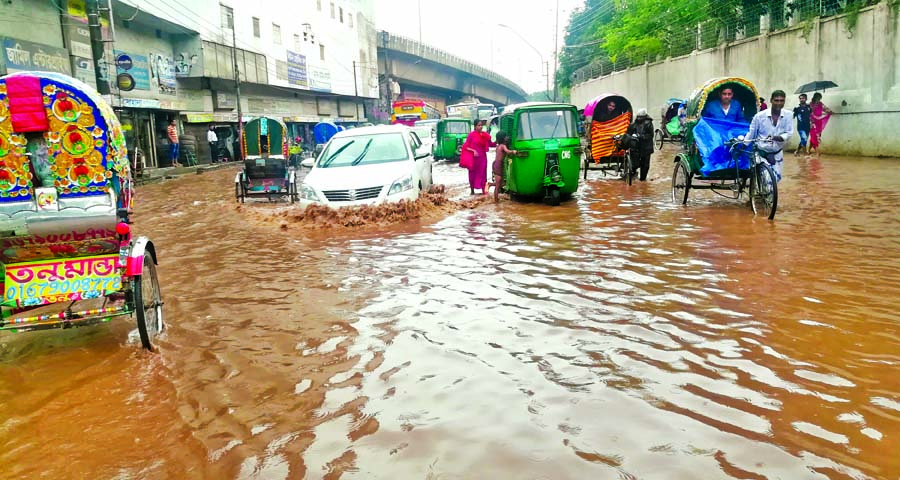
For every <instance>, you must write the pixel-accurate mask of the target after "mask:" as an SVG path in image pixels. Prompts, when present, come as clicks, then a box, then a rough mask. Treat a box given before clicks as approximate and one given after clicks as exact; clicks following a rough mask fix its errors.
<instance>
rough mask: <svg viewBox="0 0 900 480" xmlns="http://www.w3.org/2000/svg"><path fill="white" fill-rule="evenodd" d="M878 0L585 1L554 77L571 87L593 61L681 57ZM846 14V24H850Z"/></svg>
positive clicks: (606, 65)
mask: <svg viewBox="0 0 900 480" xmlns="http://www.w3.org/2000/svg"><path fill="white" fill-rule="evenodd" d="M877 2H878V0H844V1H843V2H841V3H839V2H838V0H586V1H585V4H584V6H583V7H581V8H580V9H577V10H575V11H574V12H572V14H571V16H570V17H569V24H568V26H567V28H566V35H565V47H564V48H563V53H562V54H561V55H560V58H559V62H560V64H559V68H558V70H557V71H558V73H557V81H558V82H559V85H560V87H561V88H570V87H571V85H572V75H573V73H575V72H576V71H578V70H579V69H581V68H583V67H585V66H587V65H594V66H596V67H597V68H599V69H600V71H601V72H603V71H604V69H605V70H606V71H607V72H611V71H613V70H616V69H620V68H625V67H628V66H631V65H637V64H641V63H644V62H652V61H656V60H659V59H664V58H666V57H671V56H678V55H684V54H687V53H690V52H692V51H693V50H696V49H704V48H711V47H714V46H716V45H718V44H720V43H722V42H728V41H734V40H736V39H739V38H746V37H752V36H755V35H759V34H760V32H761V28H762V25H763V22H762V21H761V17H763V16H766V17H767V19H768V28H769V29H770V30H777V29H781V28H785V27H787V25H788V22H789V20H790V19H791V18H794V19H795V20H796V21H797V22H801V21H803V20H805V19H808V18H812V17H814V16H817V15H822V16H827V15H834V14H838V13H842V12H844V11H846V12H848V13H849V14H850V16H852V15H853V13H854V11H856V12H858V10H859V8H861V7H863V6H866V5H870V4H873V3H877ZM849 20H850V19H849V18H848V25H849Z"/></svg>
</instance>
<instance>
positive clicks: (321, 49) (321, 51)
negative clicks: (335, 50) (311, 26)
mask: <svg viewBox="0 0 900 480" xmlns="http://www.w3.org/2000/svg"><path fill="white" fill-rule="evenodd" d="M319 60H323V61H324V60H325V45H322V44H321V43H320V44H319Z"/></svg>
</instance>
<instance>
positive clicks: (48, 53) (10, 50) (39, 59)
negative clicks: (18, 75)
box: [0, 37, 72, 75]
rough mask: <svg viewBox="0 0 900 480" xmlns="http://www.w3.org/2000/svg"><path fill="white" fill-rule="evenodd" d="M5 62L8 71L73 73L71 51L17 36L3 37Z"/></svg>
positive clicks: (3, 57)
mask: <svg viewBox="0 0 900 480" xmlns="http://www.w3.org/2000/svg"><path fill="white" fill-rule="evenodd" d="M2 47H3V54H2V56H0V57H2V59H3V63H4V64H5V65H6V71H7V73H13V72H22V71H30V70H37V71H40V72H56V73H64V74H66V75H71V74H72V63H71V60H70V59H69V52H68V51H67V50H65V49H62V48H57V47H51V46H48V45H41V44H39V43H33V42H26V41H24V40H17V39H15V38H8V37H6V38H3V45H2Z"/></svg>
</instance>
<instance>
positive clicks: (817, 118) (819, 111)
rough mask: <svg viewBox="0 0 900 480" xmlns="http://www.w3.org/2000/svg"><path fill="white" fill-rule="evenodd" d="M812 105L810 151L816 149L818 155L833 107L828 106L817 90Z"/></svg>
mask: <svg viewBox="0 0 900 480" xmlns="http://www.w3.org/2000/svg"><path fill="white" fill-rule="evenodd" d="M810 107H812V115H810V117H809V118H810V123H811V125H810V130H809V153H812V152H813V150H815V152H816V155H818V154H819V145H821V144H822V132H824V131H825V126H826V125H828V119H829V118H831V113H832V112H831V109H830V108H828V107H826V106H825V104H824V103H822V94H821V93H819V92H816V93H815V94H814V95H813V97H812V102H811V103H810Z"/></svg>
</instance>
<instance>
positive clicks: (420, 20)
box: [419, 0, 422, 44]
mask: <svg viewBox="0 0 900 480" xmlns="http://www.w3.org/2000/svg"><path fill="white" fill-rule="evenodd" d="M421 43H422V0H419V44H421Z"/></svg>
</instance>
